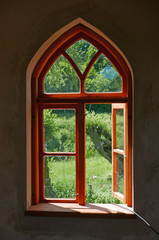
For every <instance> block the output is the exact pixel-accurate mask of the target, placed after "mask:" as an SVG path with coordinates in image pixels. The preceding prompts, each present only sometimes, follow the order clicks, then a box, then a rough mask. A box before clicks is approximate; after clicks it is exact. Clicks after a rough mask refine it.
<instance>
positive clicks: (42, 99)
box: [32, 24, 132, 206]
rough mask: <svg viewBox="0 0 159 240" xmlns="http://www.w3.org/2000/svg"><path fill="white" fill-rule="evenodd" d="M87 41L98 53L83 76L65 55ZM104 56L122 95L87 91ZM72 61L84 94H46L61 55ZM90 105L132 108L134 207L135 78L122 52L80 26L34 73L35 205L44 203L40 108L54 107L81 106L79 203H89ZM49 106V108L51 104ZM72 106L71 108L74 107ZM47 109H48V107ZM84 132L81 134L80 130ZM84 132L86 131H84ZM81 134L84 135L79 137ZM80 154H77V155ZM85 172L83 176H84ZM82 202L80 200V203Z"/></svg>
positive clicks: (48, 53) (55, 46) (129, 185)
mask: <svg viewBox="0 0 159 240" xmlns="http://www.w3.org/2000/svg"><path fill="white" fill-rule="evenodd" d="M80 39H84V40H86V41H88V42H89V43H91V44H92V45H94V46H95V47H96V48H97V49H98V52H97V53H96V54H95V55H94V57H93V58H92V60H91V61H90V63H89V64H88V66H87V68H86V70H85V72H84V73H83V74H82V73H81V72H80V70H79V69H78V67H77V65H76V64H75V63H74V61H73V60H72V59H71V57H70V56H69V55H68V54H67V53H66V52H65V51H66V49H67V48H68V47H69V46H71V45H72V44H73V43H75V42H76V41H78V40H80ZM102 53H103V54H104V55H105V56H106V57H107V58H108V59H109V60H110V61H111V62H112V64H113V65H114V66H115V68H116V69H117V71H118V72H119V74H120V76H121V77H122V91H121V92H116V93H115V92H106V93H86V92H85V91H84V81H85V79H86V77H87V75H88V72H89V70H90V69H91V67H92V66H93V64H94V62H95V61H96V60H97V58H98V57H99V55H100V54H102ZM61 54H62V55H64V57H65V58H66V59H67V60H68V61H69V62H70V64H71V65H72V66H73V68H74V70H75V72H76V73H77V75H78V77H79V79H80V93H56V94H46V93H44V78H45V76H46V74H47V72H48V70H49V69H50V67H51V66H52V64H53V63H54V62H55V61H56V60H57V58H58V57H59V56H60V55H61ZM86 103H127V109H128V129H127V132H128V133H127V135H128V166H127V175H128V179H127V183H126V185H127V196H128V197H127V205H128V206H131V205H132V78H131V72H130V69H129V67H128V65H127V63H126V62H125V60H124V58H123V57H122V56H121V55H120V53H119V52H118V51H117V50H116V49H115V48H114V47H113V46H112V45H111V44H110V43H109V42H108V41H106V40H105V39H104V38H103V37H101V36H99V35H98V34H97V33H95V32H94V31H92V30H90V29H88V28H87V27H85V26H83V25H81V24H78V25H77V26H75V27H73V28H72V29H70V30H68V31H67V32H65V33H64V34H63V35H62V36H61V37H59V38H58V39H57V40H56V41H55V42H54V43H53V44H52V45H51V46H50V47H49V48H48V49H47V50H46V52H45V53H44V54H43V56H42V57H41V59H40V60H39V62H38V63H37V65H36V67H35V69H34V71H33V74H32V204H37V203H39V202H40V201H43V200H44V199H43V197H42V194H41V192H43V190H40V189H41V187H40V184H41V182H42V178H43V175H42V171H43V170H41V165H40V152H41V146H40V141H41V140H40V136H39V129H40V126H41V122H40V120H39V119H40V110H39V109H40V106H41V107H42V108H45V106H47V107H48V106H50V107H52V106H53V104H59V105H61V107H62V106H64V105H63V104H68V105H67V106H69V104H77V105H78V107H77V108H76V109H78V112H79V117H78V121H77V122H78V124H77V134H76V137H78V144H79V154H78V170H79V173H77V174H78V176H79V179H78V181H79V182H78V187H77V189H78V191H79V196H78V198H76V201H78V202H79V204H81V205H84V204H85V147H84V146H85V119H84V116H85V104H86ZM48 104H49V105H48ZM70 106H71V105H70ZM47 107H46V108H47ZM79 129H80V131H79ZM81 129H83V130H82V131H81ZM79 133H80V134H79ZM76 154H77V152H76ZM82 171H83V173H81V172H82ZM77 199H78V200H77Z"/></svg>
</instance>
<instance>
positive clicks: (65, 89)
mask: <svg viewBox="0 0 159 240" xmlns="http://www.w3.org/2000/svg"><path fill="white" fill-rule="evenodd" d="M44 92H45V93H73V92H80V80H79V78H78V76H77V74H76V72H75V70H74V69H73V67H72V66H71V64H70V63H69V62H68V61H67V59H66V58H65V57H64V56H63V55H61V56H60V57H59V58H58V59H57V60H56V62H55V63H54V64H53V65H52V67H51V68H50V70H49V71H48V73H47V75H46V77H45V79H44Z"/></svg>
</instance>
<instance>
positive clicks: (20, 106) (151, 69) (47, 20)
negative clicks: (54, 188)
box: [0, 0, 159, 240]
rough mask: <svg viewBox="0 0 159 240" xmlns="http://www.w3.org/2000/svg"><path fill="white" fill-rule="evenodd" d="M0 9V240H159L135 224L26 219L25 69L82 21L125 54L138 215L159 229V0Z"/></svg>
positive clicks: (37, 2) (86, 0)
mask: <svg viewBox="0 0 159 240" xmlns="http://www.w3.org/2000/svg"><path fill="white" fill-rule="evenodd" d="M0 9H1V14H0V19H1V21H0V24H1V26H0V29H1V30H0V49H1V50H0V53H1V59H0V61H1V63H0V81H1V87H0V109H1V117H0V196H1V197H0V239H1V240H21V239H23V240H31V239H33V240H43V239H44V240H63V239H76V240H81V239H82V240H89V239H91V240H97V239H98V240H99V239H102V240H103V239H109V240H139V239H140V240H155V239H158V237H157V236H156V235H155V234H154V233H153V232H152V231H151V230H150V229H148V227H147V226H146V225H144V224H143V223H142V222H141V221H140V220H138V219H132V220H131V219H130V220H124V219H120V220H119V219H95V218H94V219H91V218H88V219H87V218H85V219H82V218H75V219H73V218H53V217H50V218H47V217H26V216H24V209H25V198H26V194H25V192H26V179H25V177H26V147H25V142H26V140H25V138H26V133H25V118H26V115H25V104H26V98H25V97H26V95H25V87H26V83H25V81H26V79H25V74H26V69H27V66H28V64H29V62H30V60H31V59H32V57H33V56H34V54H35V53H36V51H37V50H38V49H39V47H40V46H41V45H42V44H43V43H44V42H45V41H46V40H47V39H48V38H49V37H50V36H51V35H52V34H53V33H54V32H56V31H57V30H58V29H60V28H61V27H63V26H64V25H66V24H67V23H69V22H71V21H72V20H74V19H76V18H78V17H81V18H83V19H84V20H86V21H88V22H89V23H90V24H92V25H94V26H95V27H97V28H98V29H100V30H101V31H102V32H103V33H105V34H106V35H107V36H108V37H109V38H110V39H111V40H112V41H113V42H114V43H115V44H116V45H117V46H118V47H119V48H120V49H121V50H122V51H123V53H124V54H125V55H126V57H127V58H128V60H129V62H130V64H131V66H132V69H133V71H134V202H135V210H136V211H137V212H138V213H139V214H141V215H142V216H143V217H144V218H146V219H147V220H148V221H149V222H150V223H151V224H152V225H153V226H154V227H155V228H156V229H158V231H159V66H158V63H159V45H158V43H159V28H158V22H159V17H158V12H159V2H158V0H151V1H150V0H145V1H142V0H129V1H127V0H118V1H116V0H91V1H90V0H76V1H74V0H67V1H64V0H59V1H56V0H45V1H44V0H27V1H21V0H15V1H9V0H6V1H5V0H1V2H0Z"/></svg>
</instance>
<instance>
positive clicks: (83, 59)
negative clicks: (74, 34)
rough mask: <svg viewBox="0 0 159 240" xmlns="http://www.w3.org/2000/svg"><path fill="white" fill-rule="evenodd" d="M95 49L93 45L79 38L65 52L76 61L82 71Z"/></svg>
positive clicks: (82, 71)
mask: <svg viewBox="0 0 159 240" xmlns="http://www.w3.org/2000/svg"><path fill="white" fill-rule="evenodd" d="M97 51H98V50H97V49H96V48H95V47H94V46H93V45H91V44H90V43H89V42H87V41H85V40H83V39H81V40H79V41H77V42H76V43H74V44H73V45H72V46H71V47H69V48H68V49H67V51H66V52H67V53H68V54H69V55H70V57H71V58H72V59H73V61H74V62H75V63H76V65H77V67H78V68H79V70H80V71H81V73H84V70H85V69H86V67H87V65H88V63H89V62H90V60H91V59H92V57H93V56H94V55H95V53H96V52H97Z"/></svg>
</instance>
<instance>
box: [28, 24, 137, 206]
mask: <svg viewBox="0 0 159 240" xmlns="http://www.w3.org/2000/svg"><path fill="white" fill-rule="evenodd" d="M31 89H32V91H31V101H32V108H31V119H32V120H31V126H32V128H31V129H32V133H31V134H32V135H31V136H32V137H31V147H32V150H31V152H32V155H31V166H32V175H31V179H32V181H31V183H30V184H31V189H32V196H31V199H32V204H37V203H40V202H70V203H73V202H75V203H79V204H80V205H85V203H86V192H87V196H88V195H89V194H90V195H91V194H92V192H93V191H97V189H95V190H93V189H92V184H94V182H95V181H96V182H97V183H98V184H97V185H98V186H96V187H97V188H100V189H102V192H103V194H104V185H105V184H108V183H109V181H111V179H112V195H113V196H114V197H115V198H117V199H119V200H120V201H122V202H124V203H126V204H127V205H128V206H132V79H131V72H130V69H129V67H128V64H127V63H126V61H125V60H124V58H123V57H122V55H121V54H120V52H118V51H117V49H116V48H115V47H114V46H113V45H112V44H111V43H110V42H109V41H107V40H106V39H105V38H104V37H103V36H101V35H99V34H98V33H96V32H95V31H93V30H91V29H89V28H88V27H86V26H84V25H83V24H77V25H76V26H74V27H72V28H70V29H69V30H67V31H66V32H65V33H63V34H62V35H61V36H60V37H59V38H58V39H57V40H56V41H54V42H53V43H52V44H51V46H49V47H48V48H47V50H46V51H45V52H44V54H43V55H42V56H41V58H40V59H39V61H38V62H37V64H36V66H35V68H34V70H33V73H32V79H31ZM111 113H112V114H111ZM93 151H94V152H95V153H96V154H95V153H92V152H93ZM86 153H87V154H86ZM89 154H90V156H91V159H92V161H93V162H90V164H87V160H88V158H89V157H87V155H89ZM93 154H94V155H93ZM99 156H100V158H102V159H105V160H101V161H98V160H99V159H98V157H99ZM106 159H107V160H109V162H110V164H112V174H110V172H109V174H108V175H105V177H103V175H102V176H101V175H100V172H102V169H105V161H107V160H106ZM88 162H89V161H88ZM94 163H96V164H94ZM99 166H100V168H99V169H97V167H99ZM93 168H96V172H93V171H92V169H93ZM104 171H105V172H106V171H108V170H107V169H105V170H104ZM90 172H91V173H90ZM89 173H90V174H92V175H91V179H92V183H91V182H90V181H89V178H90V176H87V174H88V175H89ZM102 174H103V173H102ZM106 174H107V173H106ZM93 181H94V182H93ZM109 185H110V184H109ZM90 195H89V196H90ZM112 199H113V198H112ZM90 201H91V200H90ZM103 201H104V200H103ZM112 201H114V200H112ZM88 202H89V198H88ZM99 202H100V201H99ZM101 202H102V201H101ZM104 203H105V201H104Z"/></svg>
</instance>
